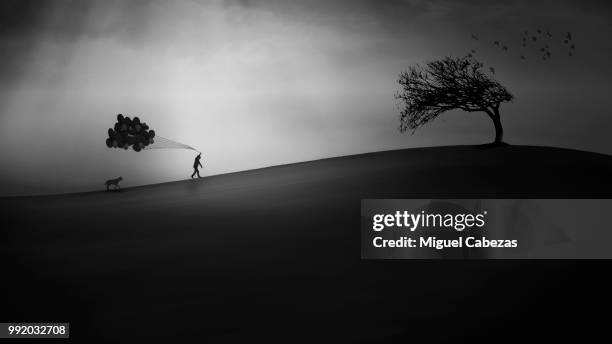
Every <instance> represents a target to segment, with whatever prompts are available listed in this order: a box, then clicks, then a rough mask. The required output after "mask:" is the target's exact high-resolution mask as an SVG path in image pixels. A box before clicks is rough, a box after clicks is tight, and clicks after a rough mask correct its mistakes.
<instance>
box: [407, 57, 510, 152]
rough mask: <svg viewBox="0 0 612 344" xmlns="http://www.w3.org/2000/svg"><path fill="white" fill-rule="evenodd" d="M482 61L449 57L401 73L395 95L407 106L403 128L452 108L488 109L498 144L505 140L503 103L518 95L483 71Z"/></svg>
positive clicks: (414, 126)
mask: <svg viewBox="0 0 612 344" xmlns="http://www.w3.org/2000/svg"><path fill="white" fill-rule="evenodd" d="M482 66H483V65H482V63H480V62H478V61H476V60H475V59H473V58H471V57H458V58H451V57H446V58H444V59H442V60H436V61H431V62H428V63H427V64H426V66H424V67H423V66H420V65H414V66H411V67H410V68H409V69H408V71H407V72H403V73H401V74H400V77H399V81H398V82H399V84H400V86H401V90H400V91H399V92H398V93H397V94H396V95H395V98H396V99H398V100H400V101H401V102H402V105H403V109H402V111H401V115H400V128H399V129H400V131H401V132H404V131H406V130H408V129H411V130H413V131H414V130H416V129H417V128H419V127H420V126H422V125H424V124H425V123H427V122H429V121H431V120H432V119H434V118H436V117H438V115H440V114H442V113H443V112H446V111H448V110H454V109H460V110H463V111H467V112H484V113H486V114H487V115H488V116H489V117H490V118H491V120H492V121H493V125H494V126H495V142H494V143H495V144H499V143H501V142H502V140H503V137H504V129H503V128H502V124H501V118H500V115H499V107H500V105H501V103H503V102H508V101H511V100H512V99H513V98H514V97H513V96H512V95H511V94H510V93H509V92H508V91H507V90H506V88H505V87H504V86H502V85H501V84H500V83H499V82H497V81H496V80H495V79H493V78H492V77H490V76H489V75H487V74H485V73H484V72H483V71H482Z"/></svg>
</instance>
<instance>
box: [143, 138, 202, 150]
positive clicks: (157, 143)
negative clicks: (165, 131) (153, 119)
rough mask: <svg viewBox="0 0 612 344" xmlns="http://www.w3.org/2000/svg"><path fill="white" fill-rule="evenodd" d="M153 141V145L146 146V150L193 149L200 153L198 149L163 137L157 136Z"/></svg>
mask: <svg viewBox="0 0 612 344" xmlns="http://www.w3.org/2000/svg"><path fill="white" fill-rule="evenodd" d="M153 141H154V142H153V144H150V145H148V146H146V147H145V148H144V149H191V150H194V151H196V152H197V151H198V150H197V149H195V148H193V147H191V146H188V145H186V144H184V143H180V142H176V141H174V140H170V139H167V138H165V137H161V136H155V138H153Z"/></svg>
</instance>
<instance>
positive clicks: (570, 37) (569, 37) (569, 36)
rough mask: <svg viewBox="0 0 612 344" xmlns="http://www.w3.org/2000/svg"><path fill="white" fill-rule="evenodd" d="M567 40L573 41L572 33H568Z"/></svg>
mask: <svg viewBox="0 0 612 344" xmlns="http://www.w3.org/2000/svg"><path fill="white" fill-rule="evenodd" d="M567 39H568V40H571V39H572V33H571V32H568V33H567Z"/></svg>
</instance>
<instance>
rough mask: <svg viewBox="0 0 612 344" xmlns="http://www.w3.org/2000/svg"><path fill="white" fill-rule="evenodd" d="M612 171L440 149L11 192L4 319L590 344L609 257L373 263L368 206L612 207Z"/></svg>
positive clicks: (562, 158) (76, 328) (359, 337)
mask: <svg viewBox="0 0 612 344" xmlns="http://www.w3.org/2000/svg"><path fill="white" fill-rule="evenodd" d="M611 176H612V158H610V157H608V156H604V155H598V154H592V153H585V152H577V151H570V150H562V149H552V148H536V147H516V146H515V147H501V148H495V149H483V148H482V147H440V148H425V149H411V150H402V151H391V152H381V153H372V154H365V155H358V156H348V157H342V158H335V159H327V160H320V161H314V162H307V163H301V164H293V165H285V166H278V167H271V168H266V169H260V170H253V171H246V172H241V173H234V174H227V175H219V176H214V177H209V178H203V179H201V180H197V181H196V180H194V181H191V180H188V181H183V182H175V183H168V184H160V185H151V186H145V187H138V188H132V189H125V190H123V191H121V192H115V193H106V192H93V193H83V194H73V195H62V196H47V197H24V198H5V199H0V206H1V208H0V209H2V210H1V215H2V217H1V221H2V230H1V243H0V245H1V246H0V249H1V251H0V252H1V257H2V263H1V264H2V265H1V266H2V268H1V271H0V276H1V277H0V278H1V286H0V292H1V297H2V299H1V301H0V322H9V321H11V322H12V321H29V322H38V321H62V322H70V324H71V342H79V343H88V342H133V340H134V339H158V340H159V339H162V340H166V341H167V342H191V341H192V340H193V339H197V340H199V342H215V343H225V342H233V343H246V342H253V341H254V340H256V339H260V340H264V342H270V341H274V342H276V341H278V342H285V343H293V342H374V343H375V342H411V343H422V342H462V341H467V339H470V340H472V339H479V340H482V341H486V342H493V343H496V342H530V341H533V340H535V339H538V338H541V339H545V340H547V341H552V340H554V339H557V338H563V339H569V340H572V339H575V340H580V341H581V342H588V341H589V340H588V338H589V337H591V336H595V335H598V334H606V336H607V332H608V330H607V328H608V327H609V325H608V319H609V317H608V316H607V314H608V313H609V312H610V309H611V306H612V296H610V295H611V294H610V293H611V291H612V283H611V282H610V281H609V275H610V274H611V272H612V271H611V270H610V268H611V267H612V264H610V263H609V262H608V261H413V260H397V261H367V260H361V259H360V238H359V233H360V230H359V227H360V199H362V198H436V197H454V198H470V197H474V198H480V197H482V198H487V197H488V198H519V197H531V198H557V197H560V198H569V197H581V198H600V197H603V198H610V196H611V195H612V183H611V182H610V178H611ZM611 229H612V228H611ZM611 244H612V243H611ZM603 338H606V337H603ZM24 342H25V341H24Z"/></svg>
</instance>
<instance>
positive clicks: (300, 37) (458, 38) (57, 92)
mask: <svg viewBox="0 0 612 344" xmlns="http://www.w3.org/2000/svg"><path fill="white" fill-rule="evenodd" d="M611 9H612V7H611V6H610V5H607V2H605V1H591V2H589V1H542V2H537V3H536V2H534V1H507V2H504V3H500V2H495V3H493V2H491V1H484V0H483V1H449V0H447V1H416V0H411V1H409V0H405V1H360V0H350V1H349V0H346V1H281V0H278V1H246V0H245V1H203V0H198V1H196V0H186V1H163V2H162V1H109V0H104V1H23V0H20V1H2V2H0V12H1V14H0V44H1V47H0V73H1V74H0V147H1V148H0V154H1V156H0V158H1V159H0V171H1V172H0V195H9V194H33V193H57V192H73V191H85V190H93V189H100V188H101V187H102V186H103V185H102V183H103V182H104V181H105V180H106V179H110V178H114V177H117V176H120V175H121V176H123V178H124V179H125V185H126V186H127V185H138V184H146V183H153V182H162V181H171V180H178V179H184V178H186V177H188V176H189V175H190V174H191V172H192V171H191V165H192V161H193V158H194V154H193V152H191V151H187V150H151V151H144V152H140V153H136V152H133V151H123V150H113V149H108V148H107V147H106V145H105V142H104V141H105V139H106V135H107V129H108V128H109V127H111V126H112V125H113V123H114V122H115V120H116V115H117V114H118V113H123V114H125V115H128V116H135V115H138V116H139V117H140V118H141V119H142V120H144V121H146V122H147V123H148V124H149V125H150V127H151V128H153V129H155V131H156V132H157V133H158V135H161V136H164V137H166V138H170V139H173V140H176V141H180V142H183V143H185V144H188V145H191V146H194V147H196V148H198V149H199V150H201V151H202V152H203V156H204V169H203V172H204V174H208V175H210V174H218V173H225V172H230V171H238V170H245V169H251V168H257V167H264V166H270V165H277V164H285V163H290V162H298V161H304V160H312V159H318V158H323V157H331V156H341V155H346V154H355V153H362V152H371V151H377V150H387V149H397V148H409V147H420V146H432V145H453V144H471V143H485V142H488V141H491V140H492V139H493V135H494V131H493V127H492V124H491V122H490V120H489V119H488V118H487V116H486V115H484V114H476V113H462V112H451V113H447V114H444V115H442V116H441V117H440V118H439V119H437V120H436V121H433V122H432V123H431V124H429V125H427V126H426V127H424V128H421V129H420V130H418V131H417V132H416V133H415V134H414V135H411V134H409V133H408V134H401V133H400V132H399V131H398V130H397V127H398V125H399V122H398V115H399V111H398V104H397V103H396V101H395V100H394V98H393V95H394V93H395V92H396V91H397V90H398V85H397V77H398V74H399V73H400V72H402V71H403V70H405V69H406V68H407V67H408V66H410V65H411V64H414V63H422V62H424V61H428V60H431V59H435V58H440V57H444V56H447V55H451V56H462V55H465V54H466V53H467V52H469V50H470V49H475V50H476V51H477V53H476V57H477V58H478V59H480V60H481V61H482V62H484V64H485V66H486V68H488V67H494V68H495V70H496V74H495V78H496V79H498V80H499V81H500V82H502V83H503V84H504V85H506V86H507V88H508V89H509V91H510V92H511V93H513V94H514V95H515V97H516V99H515V101H514V102H513V103H511V104H505V105H504V106H503V107H502V121H503V124H504V128H505V131H506V133H505V139H506V141H508V142H510V143H514V144H532V145H549V146H562V147H570V148H576V149H583V150H590V151H597V152H602V153H606V154H612V146H611V142H612V140H611V139H610V137H611V136H610V132H612V118H611V117H610V109H612V97H610V95H609V93H610V89H611V86H612V81H611V80H610V78H609V77H610V76H611V75H612V74H611V72H612V66H611V65H610V62H609V61H611V60H612V49H611V47H610V44H611V43H610V37H611V36H612V27H611V25H612V24H611V23H612V21H611V19H612V18H611V17H612V11H611ZM537 28H541V29H542V30H549V31H550V32H551V33H552V34H553V38H552V39H550V40H549V41H548V43H547V44H549V46H550V50H551V52H552V58H551V59H550V60H547V61H543V60H541V58H540V54H539V53H538V49H539V46H537V44H539V41H538V43H537V44H535V45H532V46H530V47H528V48H527V50H525V51H524V52H520V53H519V49H521V47H520V41H521V35H522V32H523V31H524V30H529V31H530V32H532V33H535V32H536V29H537ZM567 31H570V32H572V34H573V41H574V44H575V45H576V51H575V54H574V56H572V57H570V56H568V55H567V46H566V45H564V43H563V42H562V39H563V36H565V33H566V32H567ZM471 33H474V34H476V35H477V36H478V37H479V40H478V41H475V40H473V39H471V37H470V36H471ZM495 40H500V41H502V42H503V43H505V44H507V45H508V46H509V51H508V52H503V51H502V50H501V49H498V48H497V47H495V46H494V45H493V44H492V42H493V41H495ZM521 54H524V55H526V60H521V59H520V58H519V56H520V55H521Z"/></svg>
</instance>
